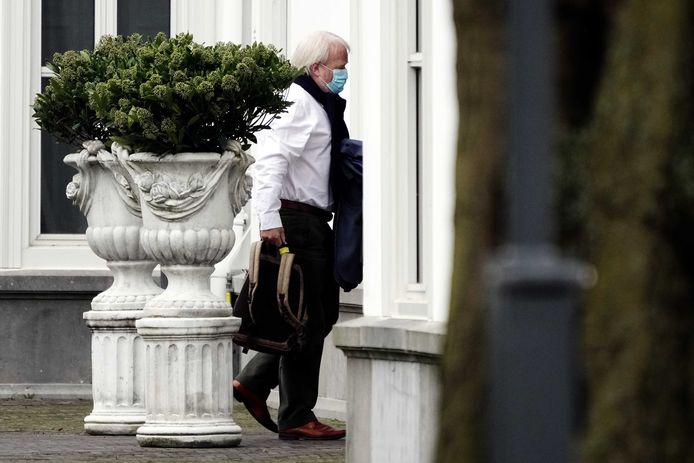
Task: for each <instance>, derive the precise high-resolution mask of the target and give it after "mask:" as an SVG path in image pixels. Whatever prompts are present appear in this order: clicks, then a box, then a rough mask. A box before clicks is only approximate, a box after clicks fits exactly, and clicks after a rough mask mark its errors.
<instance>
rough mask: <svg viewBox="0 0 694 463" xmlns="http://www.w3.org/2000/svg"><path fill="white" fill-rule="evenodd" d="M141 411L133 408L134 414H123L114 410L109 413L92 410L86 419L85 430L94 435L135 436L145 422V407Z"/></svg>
mask: <svg viewBox="0 0 694 463" xmlns="http://www.w3.org/2000/svg"><path fill="white" fill-rule="evenodd" d="M140 412H141V413H137V410H133V411H132V412H131V413H132V414H126V413H124V414H122V415H120V414H118V413H115V412H113V411H107V414H101V413H99V412H98V411H97V412H92V413H91V414H90V415H89V416H87V417H86V418H85V419H84V430H85V431H86V432H87V434H92V435H106V436H134V435H135V433H136V432H137V429H138V428H139V427H140V426H142V425H143V424H144V422H145V410H144V408H142V409H141V410H140Z"/></svg>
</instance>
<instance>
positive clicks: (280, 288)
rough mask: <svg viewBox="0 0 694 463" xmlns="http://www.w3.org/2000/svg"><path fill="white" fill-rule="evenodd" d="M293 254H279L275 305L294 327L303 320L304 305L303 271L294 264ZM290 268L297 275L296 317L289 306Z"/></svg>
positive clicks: (298, 325)
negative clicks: (297, 302) (297, 307)
mask: <svg viewBox="0 0 694 463" xmlns="http://www.w3.org/2000/svg"><path fill="white" fill-rule="evenodd" d="M294 257H295V255H294V254H292V253H290V252H286V253H284V254H282V255H281V256H280V269H279V274H278V275H277V307H278V308H279V311H280V314H281V315H282V316H283V317H284V319H285V320H286V321H287V323H289V324H290V325H292V327H294V328H299V327H301V326H302V325H303V322H304V321H305V318H306V317H305V315H306V314H305V307H304V272H302V271H301V267H299V266H298V265H294ZM292 268H293V269H294V270H296V271H297V273H298V275H299V312H298V314H297V315H298V317H297V316H295V315H294V314H293V313H292V311H291V307H290V306H289V280H290V277H291V274H292Z"/></svg>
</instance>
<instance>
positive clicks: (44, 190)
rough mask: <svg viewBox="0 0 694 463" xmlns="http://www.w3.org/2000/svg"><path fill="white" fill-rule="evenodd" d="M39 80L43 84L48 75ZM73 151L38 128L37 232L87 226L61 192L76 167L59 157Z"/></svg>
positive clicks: (78, 229) (82, 229)
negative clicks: (39, 204)
mask: <svg viewBox="0 0 694 463" xmlns="http://www.w3.org/2000/svg"><path fill="white" fill-rule="evenodd" d="M44 3H45V2H44ZM41 80H42V83H43V85H42V87H44V86H45V85H46V83H47V82H48V79H47V78H44V79H41ZM75 151H78V150H77V148H76V147H74V146H72V145H66V144H64V143H58V142H57V141H56V140H55V138H54V137H53V136H52V135H49V134H47V133H45V132H41V233H84V232H85V231H86V230H87V221H86V219H85V218H84V216H83V215H82V213H81V212H80V210H79V209H78V208H77V206H74V205H73V204H72V201H71V200H69V199H67V197H66V196H65V187H66V186H67V184H68V183H69V182H70V181H72V176H73V175H75V174H76V173H77V171H76V170H75V169H73V168H72V167H70V166H68V165H66V164H65V163H63V158H64V157H65V155H66V154H69V153H74V152H75Z"/></svg>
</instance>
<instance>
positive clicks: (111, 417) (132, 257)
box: [64, 142, 161, 434]
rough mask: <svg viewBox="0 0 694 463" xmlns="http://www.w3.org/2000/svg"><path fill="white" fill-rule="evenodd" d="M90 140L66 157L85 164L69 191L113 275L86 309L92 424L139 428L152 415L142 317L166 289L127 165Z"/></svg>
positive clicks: (121, 430) (128, 430)
mask: <svg viewBox="0 0 694 463" xmlns="http://www.w3.org/2000/svg"><path fill="white" fill-rule="evenodd" d="M85 146H86V149H85V150H83V151H81V152H80V153H73V154H69V155H67V156H66V157H65V158H64V162H65V163H66V164H68V165H70V166H72V167H74V168H75V169H76V170H77V171H78V173H77V174H76V175H75V176H74V177H73V181H72V182H70V183H69V184H68V186H67V190H66V194H67V196H68V198H69V199H71V200H72V201H73V203H74V204H75V205H77V206H78V207H79V208H80V211H81V212H82V213H83V214H84V215H85V217H86V218H87V224H88V228H87V233H86V235H87V242H88V243H89V246H90V248H91V249H92V250H93V251H94V253H95V254H96V255H97V256H99V257H101V258H102V259H104V260H106V265H107V266H108V267H109V269H110V270H111V272H112V273H113V277H114V279H113V284H112V285H111V287H110V288H108V289H107V290H106V291H104V292H102V293H100V294H98V295H97V296H96V297H95V298H94V299H93V300H92V310H91V311H89V312H86V313H85V314H84V319H85V320H86V323H87V326H89V328H90V329H91V331H92V396H93V401H94V409H93V410H92V413H91V414H90V415H89V416H87V417H86V418H85V420H84V421H85V430H86V431H87V432H88V433H89V434H134V433H135V431H136V430H137V428H138V427H139V426H140V425H142V423H144V418H145V406H144V392H145V391H144V382H143V379H144V357H143V355H144V350H143V348H142V339H141V338H140V336H139V335H138V334H137V329H136V327H135V321H136V320H137V319H139V318H140V317H141V315H142V308H143V307H144V305H145V303H146V302H147V300H149V299H151V298H152V297H153V296H155V295H156V294H158V293H160V292H161V288H159V287H158V286H157V285H155V284H154V281H153V280H152V270H153V269H154V267H155V265H156V263H155V262H154V261H152V260H150V259H149V258H148V257H147V255H146V254H145V252H144V250H143V249H142V247H141V246H140V240H139V235H140V226H141V224H142V218H141V214H140V206H139V204H138V199H137V195H136V194H135V193H136V192H134V191H133V189H132V188H131V184H130V182H129V181H128V180H127V172H126V171H125V170H124V169H123V167H122V165H121V164H120V162H119V160H118V159H117V158H116V157H114V156H113V155H112V154H111V153H109V152H108V151H106V150H105V149H104V146H103V144H101V143H100V142H89V143H85Z"/></svg>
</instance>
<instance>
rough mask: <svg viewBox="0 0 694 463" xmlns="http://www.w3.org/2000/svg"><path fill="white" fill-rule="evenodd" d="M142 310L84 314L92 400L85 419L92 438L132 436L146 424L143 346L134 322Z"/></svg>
mask: <svg viewBox="0 0 694 463" xmlns="http://www.w3.org/2000/svg"><path fill="white" fill-rule="evenodd" d="M141 316H142V311H141V310H92V311H89V312H85V313H84V319H85V321H86V323H87V326H88V327H89V328H90V330H91V331H92V399H93V401H94V408H93V410H92V412H91V414H90V415H89V416H87V417H86V418H85V419H84V429H85V431H86V432H87V434H93V435H131V436H132V435H134V434H135V432H136V431H137V428H138V427H140V426H142V425H143V424H144V422H145V415H146V411H145V405H144V396H145V384H144V382H145V372H144V343H143V341H142V338H141V337H140V336H139V335H138V334H137V330H136V328H135V323H136V321H137V320H138V318H139V317H141Z"/></svg>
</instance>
